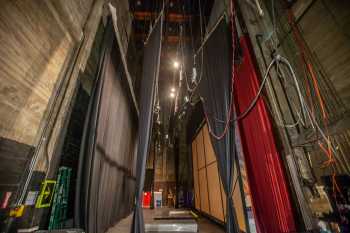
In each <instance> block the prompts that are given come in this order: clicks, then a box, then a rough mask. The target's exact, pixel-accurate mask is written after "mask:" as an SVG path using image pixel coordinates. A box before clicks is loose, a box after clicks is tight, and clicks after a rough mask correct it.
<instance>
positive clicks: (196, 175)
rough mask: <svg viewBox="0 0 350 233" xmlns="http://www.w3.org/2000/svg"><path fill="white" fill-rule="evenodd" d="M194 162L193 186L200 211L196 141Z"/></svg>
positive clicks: (197, 207)
mask: <svg viewBox="0 0 350 233" xmlns="http://www.w3.org/2000/svg"><path fill="white" fill-rule="evenodd" d="M192 162H193V186H194V195H195V196H194V202H195V208H196V209H198V210H200V209H201V208H200V194H199V183H198V165H197V145H196V141H193V142H192Z"/></svg>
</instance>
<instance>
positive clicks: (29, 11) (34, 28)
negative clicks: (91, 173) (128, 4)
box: [0, 0, 92, 145]
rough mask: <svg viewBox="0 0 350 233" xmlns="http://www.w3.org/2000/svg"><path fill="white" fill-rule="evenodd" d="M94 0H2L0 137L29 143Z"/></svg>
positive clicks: (32, 141) (0, 25) (0, 31)
mask: <svg viewBox="0 0 350 233" xmlns="http://www.w3.org/2000/svg"><path fill="white" fill-rule="evenodd" d="M91 4H92V0H87V1H83V3H82V1H2V3H1V10H0V35H1V37H0V41H1V42H0V53H1V58H0V77H1V80H2V81H1V83H0V106H1V107H0V135H1V136H3V137H6V138H9V139H12V140H15V141H19V142H22V143H26V144H30V145H33V144H34V142H35V137H36V135H37V133H38V129H39V126H40V123H41V120H42V119H43V116H44V113H45V110H46V109H47V105H48V102H49V99H50V97H51V95H52V93H53V90H54V88H55V86H56V85H57V82H58V80H59V79H60V77H62V70H63V68H64V66H65V62H66V61H67V60H68V58H69V56H70V54H71V52H72V49H73V46H74V43H75V42H76V41H77V40H79V39H80V38H81V36H82V28H83V25H84V23H85V21H86V17H87V15H88V13H89V10H90V7H91Z"/></svg>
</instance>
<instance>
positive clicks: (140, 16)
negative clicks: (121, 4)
mask: <svg viewBox="0 0 350 233" xmlns="http://www.w3.org/2000/svg"><path fill="white" fill-rule="evenodd" d="M133 15H134V19H135V20H139V21H147V20H152V19H155V18H156V17H157V16H158V13H157V12H151V11H135V12H134V13H133ZM191 17H192V15H183V14H177V13H168V14H166V16H165V20H166V21H168V22H174V23H183V22H187V21H189V20H190V19H191Z"/></svg>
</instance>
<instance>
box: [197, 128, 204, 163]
mask: <svg viewBox="0 0 350 233" xmlns="http://www.w3.org/2000/svg"><path fill="white" fill-rule="evenodd" d="M196 143H197V156H198V168H199V169H201V168H203V167H204V166H205V150H204V143H203V132H202V130H201V131H200V132H199V133H198V135H197V137H196Z"/></svg>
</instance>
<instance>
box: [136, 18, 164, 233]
mask: <svg viewBox="0 0 350 233" xmlns="http://www.w3.org/2000/svg"><path fill="white" fill-rule="evenodd" d="M162 29H163V15H161V16H160V19H159V20H158V21H157V23H156V25H155V26H154V28H153V30H152V32H151V34H150V37H149V38H148V40H147V42H146V44H145V49H144V59H143V76H142V80H141V95H140V116H139V136H138V148H137V165H136V194H135V211H134V216H133V222H132V229H131V232H132V233H143V232H145V226H144V221H143V214H142V192H143V185H144V181H145V170H146V159H147V155H148V152H149V147H150V142H151V140H150V139H151V134H152V123H153V106H154V98H155V87H156V84H157V83H158V75H159V63H160V53H161V42H162Z"/></svg>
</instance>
